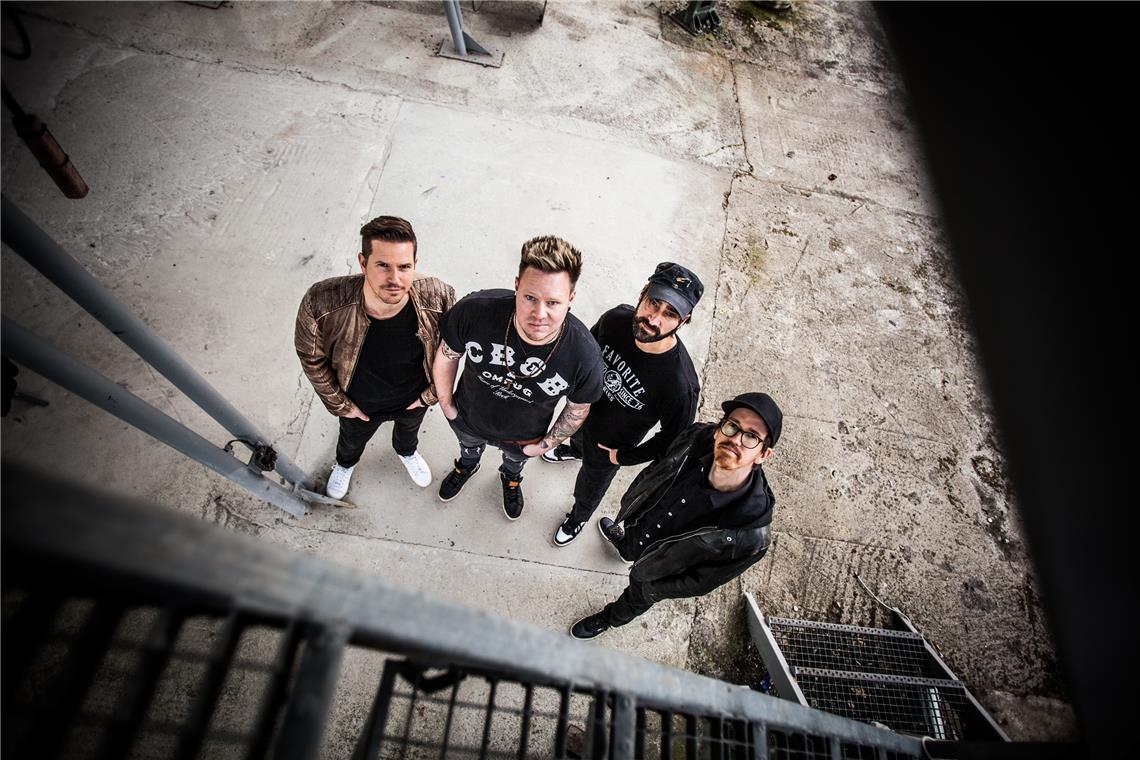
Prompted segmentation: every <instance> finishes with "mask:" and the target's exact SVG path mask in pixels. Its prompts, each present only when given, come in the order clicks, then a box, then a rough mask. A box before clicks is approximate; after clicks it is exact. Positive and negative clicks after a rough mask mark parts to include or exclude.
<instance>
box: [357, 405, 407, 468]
mask: <svg viewBox="0 0 1140 760" xmlns="http://www.w3.org/2000/svg"><path fill="white" fill-rule="evenodd" d="M425 414H427V407H426V406H419V407H416V408H415V409H405V410H403V411H400V412H395V413H393V414H372V415H369V417H370V419H369V420H368V421H367V422H365V421H364V420H360V419H357V418H355V417H353V418H352V419H349V418H347V417H341V418H340V437H339V438H337V441H336V463H337V464H339V465H340V466H341V467H352V466H353V465H355V464H356V463H357V462H359V461H360V455H361V454H363V453H364V447H365V446H366V445H367V444H368V441H369V440H371V438H372V436H373V435H375V434H376V431H377V429H379V427H380V425H382V424H383V423H385V422H392V423H394V424H393V425H392V448H394V449H395V450H396V453H397V454H399V455H400V456H402V457H406V456H409V455H410V454H413V453H415V450H416V447H418V446H419V444H420V423H421V422H423V419H424V415H425Z"/></svg>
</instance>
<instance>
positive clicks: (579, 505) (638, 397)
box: [542, 261, 705, 546]
mask: <svg viewBox="0 0 1140 760" xmlns="http://www.w3.org/2000/svg"><path fill="white" fill-rule="evenodd" d="M704 289H705V288H704V285H702V284H701V280H700V278H699V277H697V275H696V274H694V273H693V272H692V271H690V270H688V269H686V268H685V267H683V266H681V265H680V264H674V263H672V262H670V261H665V262H662V263H661V264H658V265H657V269H656V271H655V272H654V273H653V275H652V276H650V278H649V282H647V283H646V284H645V287H643V288H642V289H641V295H640V297H639V298H638V300H637V306H626V305H621V306H617V307H615V308H613V309H610V310H609V311H607V312H606V313H605V314H603V315H602V316H601V318H600V319H598V322H597V324H595V325H594V326H593V327H592V328H591V329H590V332H591V333H592V334H593V336H594V338H595V339H596V340H597V341H598V346H600V347H601V349H602V361H603V362H605V375H604V376H603V378H602V397H601V398H600V399H598V401H597V402H596V403H595V404H594V405H593V406H591V407H590V416H589V417H588V418H587V419H586V424H584V425H583V426H582V427H581V428H579V429H578V432H577V433H575V434H574V437H573V438H571V439H570V441H569V442H567V443H564V444H562V445H561V446H556V447H555V448H553V449H551V450H550V451H548V452H546V453H545V454H543V455H542V458H543V459H545V460H546V461H548V462H566V461H576V460H581V462H582V465H581V467H580V469H579V470H578V477H577V479H576V480H575V481H574V506H573V507H572V508H571V509H570V511H569V512H568V513H567V514H566V518H565V519H564V520H563V521H562V523H561V525H559V526H558V529H557V530H556V531H555V532H554V545H555V546H566V545H567V544H569V543H570V542H571V541H573V540H574V539H575V538H577V537H578V534H579V533H580V532H581V531H582V527H583V526H584V525H585V524H586V523H587V522H588V521H589V519H590V517H591V515H593V514H594V510H595V509H597V508H598V504H600V503H601V501H602V497H603V496H605V495H606V490H607V489H608V488H609V487H610V483H611V482H612V481H613V479H614V475H616V474H617V471H618V468H619V467H620V466H629V465H637V464H644V463H645V462H650V461H652V460H654V459H657V458H658V457H659V456H661V455H662V454H664V453H665V449H666V448H667V447H668V446H669V444H670V443H672V442H673V439H674V438H676V437H677V435H678V434H679V433H680V432H681V431H682V430H684V429H685V428H686V427H688V426H689V425H692V424H693V418H694V417H695V416H696V414H697V396H698V395H700V381H699V380H698V379H697V371H696V370H695V369H694V368H693V360H692V359H690V358H689V352H688V351H687V350H685V344H684V343H682V342H681V338H680V337H679V336H678V335H677V331H678V330H680V329H681V327H683V326H684V325H685V324H687V323H688V322H689V320H690V319H691V318H692V311H693V308H694V307H695V306H696V305H697V302H698V301H700V299H701V294H702V293H703V292H704ZM658 423H660V424H661V429H660V431H658V433H657V434H656V435H654V436H653V437H652V438H650V439H649V440H647V441H644V442H642V439H643V438H644V437H645V434H646V433H648V432H649V431H650V430H651V429H652V428H653V426H654V425H656V424H658Z"/></svg>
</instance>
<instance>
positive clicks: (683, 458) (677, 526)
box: [570, 393, 783, 639]
mask: <svg viewBox="0 0 1140 760" xmlns="http://www.w3.org/2000/svg"><path fill="white" fill-rule="evenodd" d="M721 408H722V409H723V410H724V416H723V417H722V418H721V420H720V421H719V422H709V423H697V424H695V425H692V426H690V427H689V428H687V429H686V430H685V431H684V432H682V433H681V435H679V436H677V438H676V440H675V441H673V443H672V444H671V445H670V446H669V449H668V451H666V452H665V455H664V456H662V457H661V458H660V459H658V460H656V461H655V462H653V464H651V465H649V466H648V467H646V468H645V469H644V470H642V471H641V472H640V473H639V474H638V476H637V477H636V478H635V479H634V481H633V483H632V484H630V487H629V490H628V491H626V492H625V495H624V496H623V497H622V499H621V510H620V511H619V512H618V514H617V521H616V522H615V521H613V520H610V519H609V518H607V517H603V518H602V519H601V520H600V521H599V522H598V527H599V529H600V530H601V533H602V537H603V538H604V539H605V542H606V543H607V544H609V545H610V547H611V548H612V549H613V550H614V551H616V552H617V554H618V556H619V557H621V559H623V560H625V561H626V562H631V563H632V564H633V566H632V567H631V568H630V571H629V585H628V586H627V587H626V589H625V591H623V592H622V594H621V596H620V597H618V598H617V599H616V600H615V601H613V602H610V603H609V604H607V605H606V606H605V607H604V608H603V609H602V611H601V612H597V613H594V614H593V615H589V616H588V617H585V618H582V619H581V620H579V621H578V622H577V623H575V624H574V625H573V626H572V627H571V628H570V635H571V636H573V637H574V638H576V639H592V638H594V637H595V636H598V635H599V634H601V633H604V632H605V631H607V630H609V628H610V627H611V626H617V625H625V624H626V623H628V622H630V621H631V620H633V619H634V618H636V617H637V616H638V615H641V614H643V613H644V612H646V611H647V610H648V609H649V608H650V607H652V606H653V605H654V604H655V603H656V602H659V601H661V600H662V599H677V598H682V597H692V596H703V595H704V594H707V593H709V592H710V591H712V590H713V589H715V588H717V587H718V586H721V585H723V584H724V583H727V582H728V581H730V580H732V579H733V578H735V577H737V576H738V575H740V574H741V573H743V572H744V571H745V570H747V569H748V568H749V567H751V566H752V565H754V564H755V563H756V562H758V561H760V559H761V558H762V557H763V556H764V554H765V553H766V552H767V551H768V543H769V536H770V526H771V524H772V512H773V508H774V506H775V497H773V495H772V489H770V488H769V487H768V481H767V479H766V478H765V477H764V469H763V467H761V464H762V463H763V462H766V461H767V460H768V459H769V458H770V457H771V456H772V451H773V447H774V446H775V445H776V441H778V440H779V438H780V428H781V427H782V425H783V414H782V413H781V412H780V408H779V407H778V406H777V405H776V402H775V401H773V400H772V397H771V396H769V395H768V394H766V393H742V394H741V395H739V396H737V397H736V398H734V399H731V400H729V401H725V402H724V403H723V404H721Z"/></svg>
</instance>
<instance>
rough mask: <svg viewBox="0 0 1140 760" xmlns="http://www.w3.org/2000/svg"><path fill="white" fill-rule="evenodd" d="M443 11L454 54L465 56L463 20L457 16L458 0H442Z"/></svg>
mask: <svg viewBox="0 0 1140 760" xmlns="http://www.w3.org/2000/svg"><path fill="white" fill-rule="evenodd" d="M443 10H444V12H445V13H446V14H447V25H448V26H450V27H451V41H452V44H453V45H454V47H455V52H457V53H459V54H460V55H467V45H466V44H465V43H464V42H463V20H462V18H461V17H460V15H459V13H460V11H459V0H443Z"/></svg>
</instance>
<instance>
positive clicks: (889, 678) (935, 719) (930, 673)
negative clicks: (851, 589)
mask: <svg viewBox="0 0 1140 760" xmlns="http://www.w3.org/2000/svg"><path fill="white" fill-rule="evenodd" d="M746 596H747V598H748V606H749V624H750V626H751V630H752V637H753V640H754V641H755V642H756V645H757V648H758V649H759V650H760V655H761V657H762V658H763V660H764V663H765V665H766V666H767V668H768V672H769V675H771V677H772V683H773V685H774V686H775V687H776V691H777V692H778V694H779V696H781V697H783V698H785V699H789V700H792V701H795V702H798V703H799V704H801V705H807V706H811V707H814V708H817V709H819V710H826V711H827V712H830V713H834V714H836V715H842V716H844V717H847V718H851V719H853V720H859V721H864V722H866V723H872V724H876V725H881V726H884V727H886V728H890V729H891V730H893V731H897V732H899V733H903V734H911V735H914V736H924V737H930V738H931V739H933V740H935V741H1008V738H1007V737H1006V735H1005V734H1004V732H1002V730H1001V728H1000V727H998V725H997V723H995V722H994V720H993V718H991V717H990V715H989V714H988V713H987V712H986V711H985V709H984V708H983V707H982V706H981V705H980V704H979V703H978V701H977V700H976V699H974V696H973V695H972V694H971V693H970V691H969V689H967V688H966V685H965V684H964V683H962V681H960V680H958V678H957V676H955V675H954V673H953V672H952V671H951V670H950V668H949V667H948V666H947V665H946V663H945V662H944V661H943V660H942V658H941V657H939V656H938V653H937V652H936V651H935V650H934V648H933V647H932V646H931V645H930V642H928V641H927V640H926V638H925V637H924V636H923V635H922V634H920V633H919V632H918V631H917V630H916V629H915V628H914V626H913V625H912V624H911V623H910V621H909V620H908V619H907V618H906V617H905V616H904V615H903V614H902V613H901V612H899V611H898V610H897V609H895V610H893V612H894V613H895V616H896V618H897V619H898V620H899V621H900V625H901V627H903V628H905V630H891V629H884V628H865V627H861V626H855V625H840V624H836V623H817V622H812V621H808V620H792V619H789V618H778V617H767V618H766V617H764V616H763V615H762V614H761V613H760V610H759V608H758V607H757V606H756V600H755V599H754V598H753V597H752V596H751V595H746Z"/></svg>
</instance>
